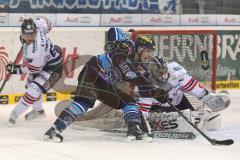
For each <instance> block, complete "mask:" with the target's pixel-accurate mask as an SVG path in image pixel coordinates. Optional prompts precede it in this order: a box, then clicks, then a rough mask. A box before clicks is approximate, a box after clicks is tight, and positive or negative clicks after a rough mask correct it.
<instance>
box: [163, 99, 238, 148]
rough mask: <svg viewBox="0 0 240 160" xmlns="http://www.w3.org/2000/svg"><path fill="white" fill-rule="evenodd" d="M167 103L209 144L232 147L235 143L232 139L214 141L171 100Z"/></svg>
mask: <svg viewBox="0 0 240 160" xmlns="http://www.w3.org/2000/svg"><path fill="white" fill-rule="evenodd" d="M167 103H168V104H169V105H170V106H171V107H172V108H173V109H174V110H175V111H176V112H178V114H179V115H180V116H182V117H183V118H184V119H185V120H186V121H187V122H188V124H190V125H191V126H192V127H193V128H194V129H196V130H197V131H198V132H199V133H200V134H201V135H202V136H203V137H204V138H206V139H207V140H208V142H210V143H211V144H212V145H225V146H228V145H232V144H233V143H234V141H233V140H232V139H227V140H216V139H212V138H210V137H208V136H207V135H206V134H205V133H203V131H201V130H200V129H199V128H198V127H197V126H195V125H194V124H193V123H192V122H190V121H189V120H188V118H187V117H186V116H185V115H184V114H182V112H181V111H180V110H179V109H178V108H177V107H176V106H175V105H174V104H172V103H171V102H170V101H169V100H168V101H167Z"/></svg>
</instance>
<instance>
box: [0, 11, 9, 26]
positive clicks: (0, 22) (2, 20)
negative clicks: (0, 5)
mask: <svg viewBox="0 0 240 160" xmlns="http://www.w3.org/2000/svg"><path fill="white" fill-rule="evenodd" d="M0 26H8V14H7V13H0Z"/></svg>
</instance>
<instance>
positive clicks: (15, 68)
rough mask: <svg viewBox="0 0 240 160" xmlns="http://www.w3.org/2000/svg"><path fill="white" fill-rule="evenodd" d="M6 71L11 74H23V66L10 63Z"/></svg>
mask: <svg viewBox="0 0 240 160" xmlns="http://www.w3.org/2000/svg"><path fill="white" fill-rule="evenodd" d="M6 70H7V71H8V72H9V73H11V74H22V71H21V65H14V64H13V63H9V64H7V65H6Z"/></svg>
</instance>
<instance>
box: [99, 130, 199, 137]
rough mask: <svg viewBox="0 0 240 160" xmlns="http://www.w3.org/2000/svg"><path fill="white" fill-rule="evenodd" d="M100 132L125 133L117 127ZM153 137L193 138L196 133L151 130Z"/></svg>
mask: <svg viewBox="0 0 240 160" xmlns="http://www.w3.org/2000/svg"><path fill="white" fill-rule="evenodd" d="M100 131H101V132H110V133H126V134H127V131H125V130H119V129H103V130H100ZM152 134H153V137H154V138H169V139H195V138H196V135H195V134H194V133H193V132H168V131H152Z"/></svg>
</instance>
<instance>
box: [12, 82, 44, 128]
mask: <svg viewBox="0 0 240 160" xmlns="http://www.w3.org/2000/svg"><path fill="white" fill-rule="evenodd" d="M41 94H42V93H41V89H40V88H39V86H38V85H37V84H35V83H33V82H32V83H31V84H30V85H29V86H28V88H27V90H26V92H25V94H24V96H23V97H22V98H21V99H20V101H19V102H18V103H17V105H16V106H15V108H14V109H13V110H12V112H11V114H10V117H9V120H8V122H9V124H10V125H14V124H15V123H16V119H17V118H18V117H19V116H20V115H21V114H22V113H23V112H25V111H26V110H27V109H28V108H29V106H31V105H33V103H34V102H36V101H38V100H39V98H40V96H41Z"/></svg>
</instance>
